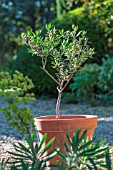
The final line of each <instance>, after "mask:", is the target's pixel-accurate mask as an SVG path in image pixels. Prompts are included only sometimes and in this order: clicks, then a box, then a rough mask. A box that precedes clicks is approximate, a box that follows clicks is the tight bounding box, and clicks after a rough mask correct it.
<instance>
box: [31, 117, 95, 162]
mask: <svg viewBox="0 0 113 170" xmlns="http://www.w3.org/2000/svg"><path fill="white" fill-rule="evenodd" d="M34 121H35V122H34V123H35V126H36V129H37V130H38V133H39V137H40V139H42V137H43V135H44V134H45V133H47V141H46V143H45V145H46V144H47V142H48V141H49V140H50V139H52V138H53V137H55V141H54V143H53V146H52V147H53V148H54V147H59V148H60V149H61V150H62V151H64V143H65V142H67V139H66V133H67V132H69V134H70V137H73V134H74V132H75V131H76V129H80V130H81V133H82V132H83V131H85V130H87V138H88V139H90V138H92V137H93V134H94V129H95V128H96V127H97V121H98V118H97V116H95V115H64V116H60V118H58V119H56V117H55V116H42V117H38V118H35V119H34ZM43 147H45V146H43ZM56 159H58V156H55V157H54V159H53V160H52V161H54V160H56ZM50 163H51V162H50Z"/></svg>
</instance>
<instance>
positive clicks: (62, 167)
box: [5, 130, 111, 170]
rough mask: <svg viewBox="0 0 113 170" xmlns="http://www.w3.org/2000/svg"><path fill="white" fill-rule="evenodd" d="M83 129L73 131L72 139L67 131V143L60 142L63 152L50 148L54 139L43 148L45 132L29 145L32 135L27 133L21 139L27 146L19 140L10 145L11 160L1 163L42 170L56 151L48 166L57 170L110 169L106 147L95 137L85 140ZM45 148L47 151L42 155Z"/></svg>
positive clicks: (12, 169)
mask: <svg viewBox="0 0 113 170" xmlns="http://www.w3.org/2000/svg"><path fill="white" fill-rule="evenodd" d="M86 135H87V131H84V132H82V133H81V131H80V130H76V131H75V133H74V136H73V138H70V136H69V133H67V143H64V148H65V153H64V152H62V151H61V150H60V149H59V148H54V149H53V150H50V148H51V145H52V143H53V141H54V138H53V139H51V140H50V141H49V142H48V143H47V144H46V146H45V147H44V148H43V144H44V142H45V141H46V139H47V134H45V135H44V136H43V139H42V140H41V141H40V143H35V144H33V141H34V135H33V134H30V135H29V136H27V137H26V138H25V140H26V142H27V146H25V145H23V144H22V143H18V144H14V151H13V152H9V153H10V155H11V160H7V161H6V163H5V166H7V165H8V166H10V169H11V170H18V169H24V170H28V169H32V170H43V169H46V168H47V164H46V163H47V161H49V160H51V159H52V158H53V157H54V155H55V154H56V153H57V154H59V156H60V157H61V159H60V162H59V161H58V160H56V161H54V162H52V164H50V165H49V167H56V168H57V169H59V170H66V169H67V170H70V169H79V170H80V169H83V168H88V169H95V170H96V169H98V168H100V167H104V168H106V167H107V168H108V170H111V156H110V151H109V150H110V147H109V146H104V145H103V144H104V141H102V140H99V141H97V142H96V143H94V140H93V139H89V140H88V139H86ZM46 151H49V152H48V153H47V154H46Z"/></svg>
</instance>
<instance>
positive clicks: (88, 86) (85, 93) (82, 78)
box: [69, 64, 100, 105]
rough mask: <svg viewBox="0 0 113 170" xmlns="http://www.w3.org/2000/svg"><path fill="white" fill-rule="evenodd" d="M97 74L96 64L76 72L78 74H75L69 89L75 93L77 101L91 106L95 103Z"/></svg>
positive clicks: (98, 68)
mask: <svg viewBox="0 0 113 170" xmlns="http://www.w3.org/2000/svg"><path fill="white" fill-rule="evenodd" d="M99 72H100V66H99V65H98V64H86V65H85V66H84V67H83V68H81V69H80V70H79V71H78V74H75V76H74V79H73V80H74V81H73V83H72V84H70V86H69V88H70V89H71V90H72V91H73V92H76V99H78V101H84V102H89V103H90V104H92V105H93V104H95V103H96V102H97V94H98V93H99V88H98V74H99Z"/></svg>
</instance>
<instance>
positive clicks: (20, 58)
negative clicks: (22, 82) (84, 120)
mask: <svg viewBox="0 0 113 170" xmlns="http://www.w3.org/2000/svg"><path fill="white" fill-rule="evenodd" d="M48 62H50V63H51V59H49V61H48ZM40 66H41V58H37V56H36V55H34V56H32V54H31V53H28V48H27V47H26V46H23V47H21V48H20V50H19V52H18V53H17V58H16V59H15V60H13V61H11V62H10V63H9V64H8V67H7V68H8V71H10V72H11V74H12V73H14V71H15V70H18V71H20V72H21V73H23V74H24V75H27V76H28V77H29V78H30V79H31V80H32V81H33V84H34V88H33V91H34V93H35V94H38V95H41V94H45V95H48V96H49V95H52V96H53V95H54V96H55V95H56V89H55V87H56V84H55V82H54V81H52V80H51V78H49V77H48V76H47V75H46V74H45V73H44V72H43V70H41V69H40ZM47 69H48V71H49V72H50V73H51V74H52V75H54V70H53V69H52V68H51V66H50V64H48V66H47Z"/></svg>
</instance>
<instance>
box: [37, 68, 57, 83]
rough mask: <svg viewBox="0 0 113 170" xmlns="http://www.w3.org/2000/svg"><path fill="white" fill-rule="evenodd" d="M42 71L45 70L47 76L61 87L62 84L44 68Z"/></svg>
mask: <svg viewBox="0 0 113 170" xmlns="http://www.w3.org/2000/svg"><path fill="white" fill-rule="evenodd" d="M40 68H41V69H42V70H44V71H45V72H46V74H47V75H48V76H49V77H51V78H52V79H53V80H54V81H55V82H56V83H57V84H58V85H59V86H60V83H59V82H58V81H57V80H56V79H55V78H54V77H53V76H52V75H51V74H50V73H49V72H48V71H47V70H46V69H45V68H43V67H40Z"/></svg>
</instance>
